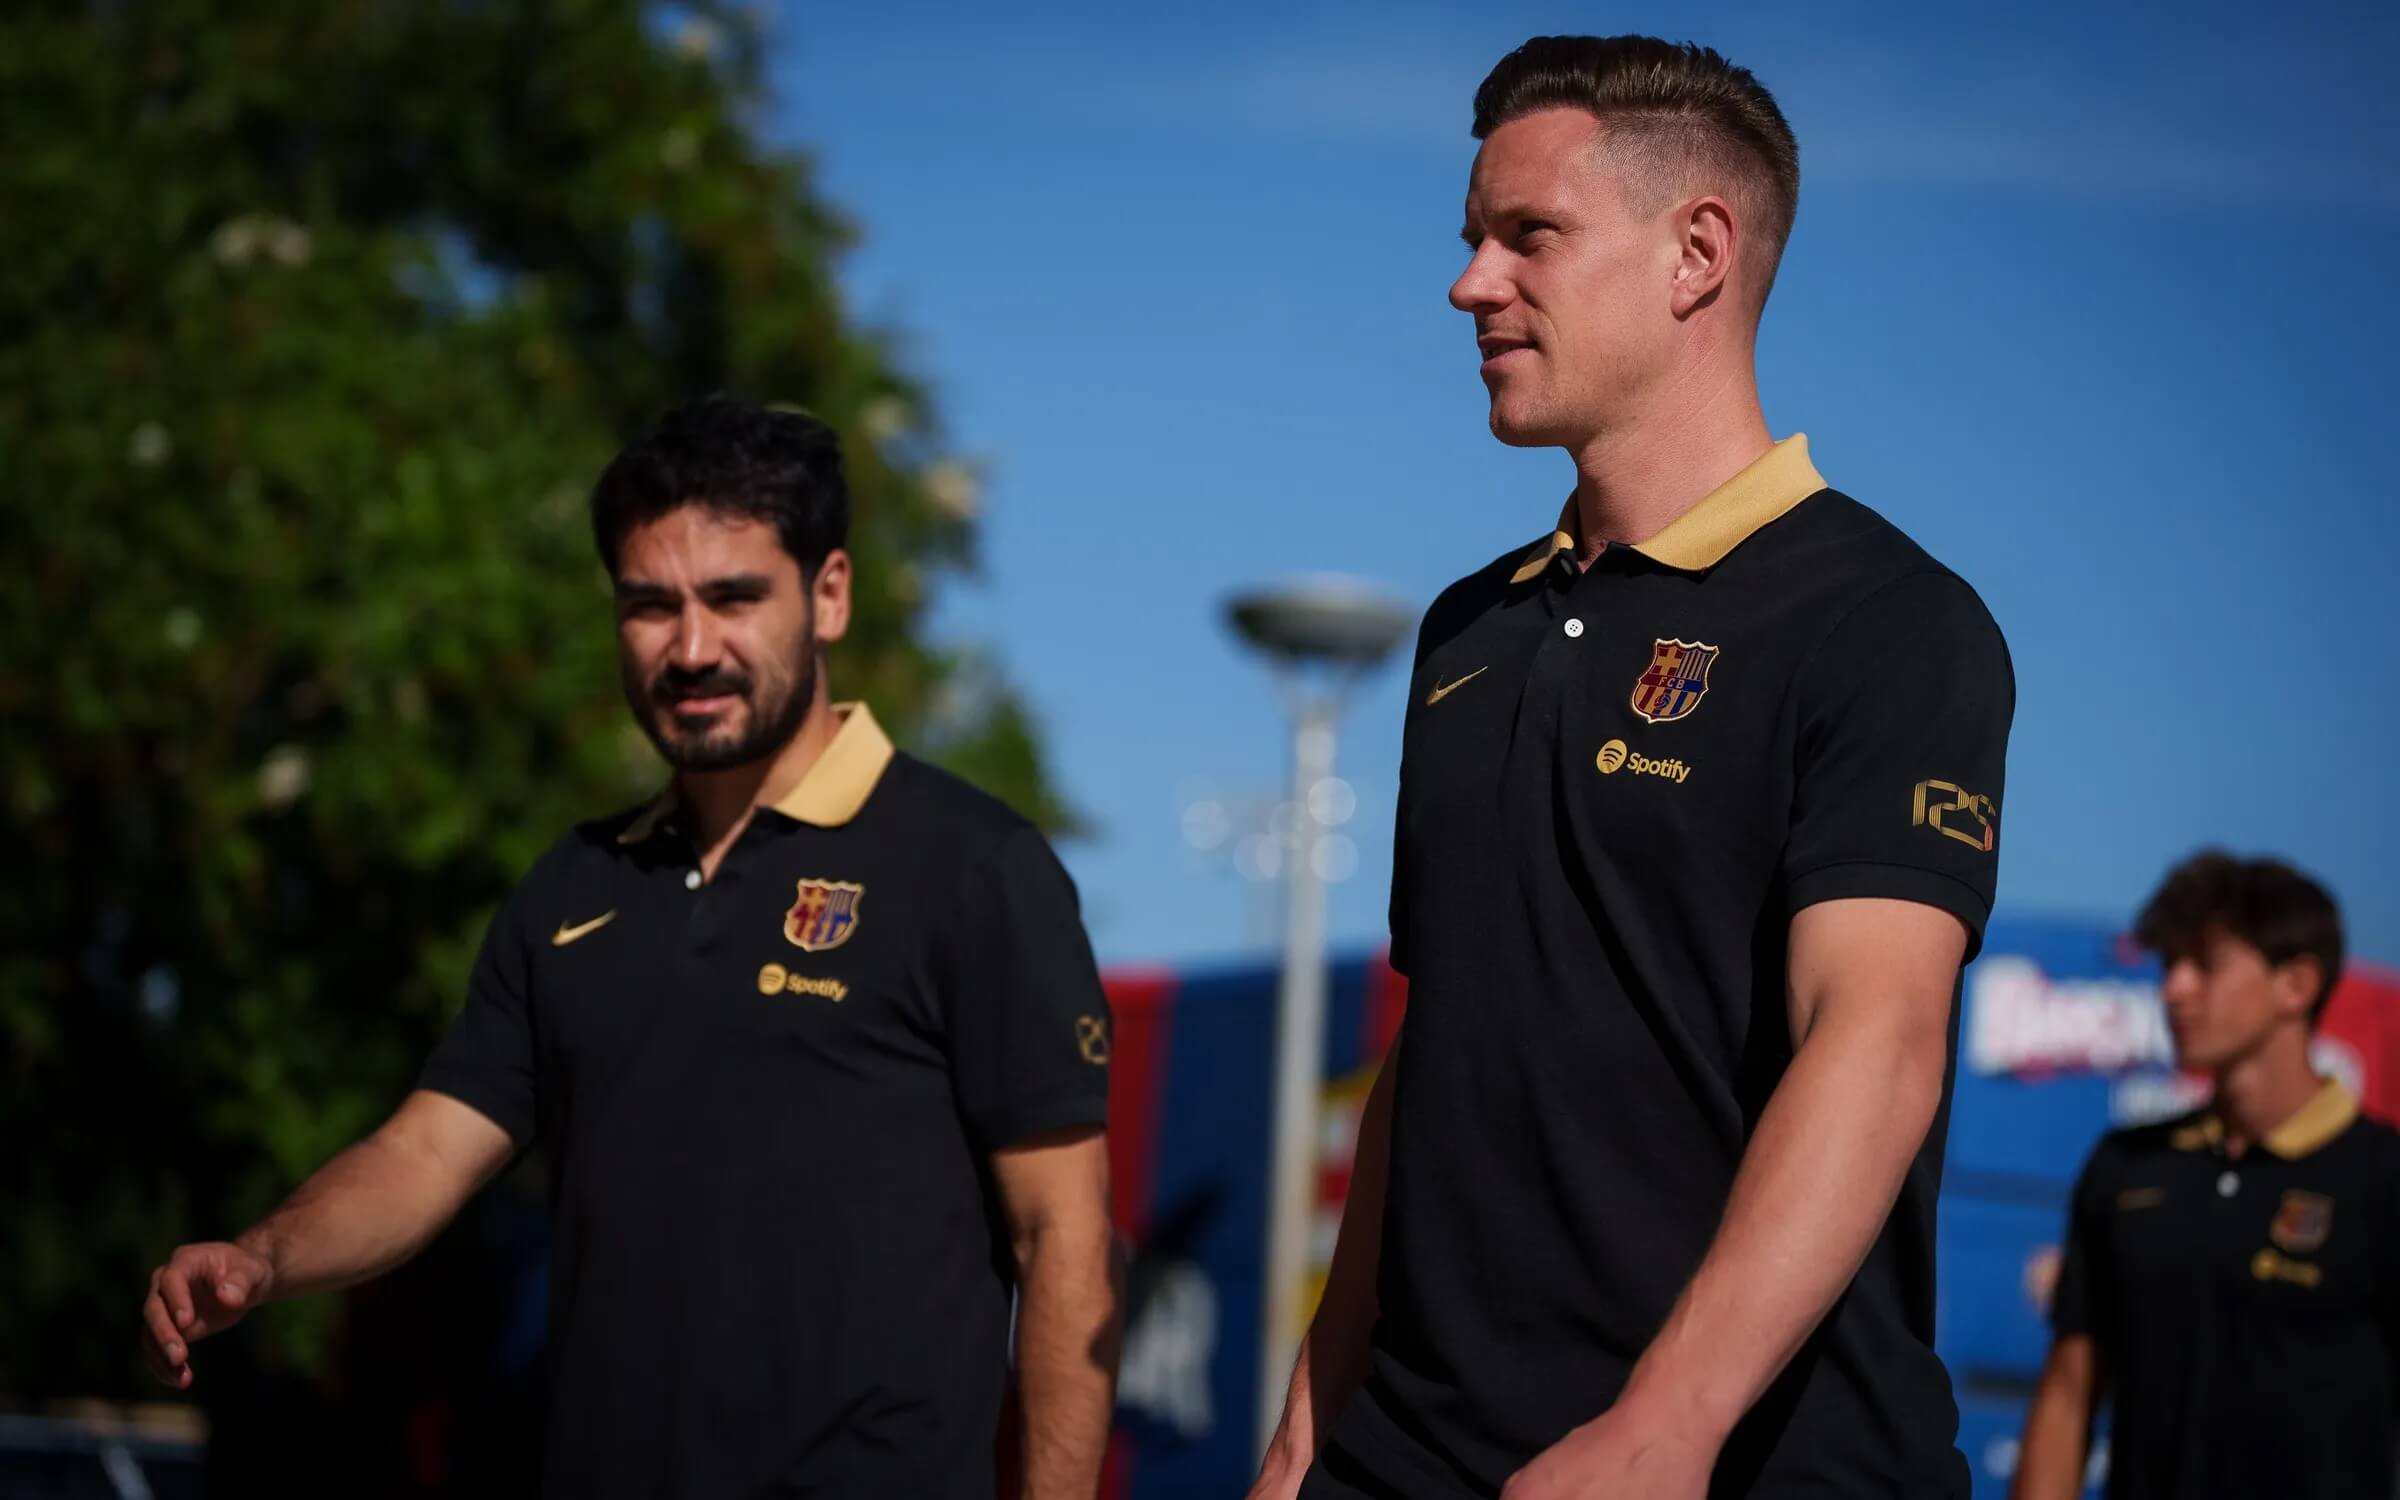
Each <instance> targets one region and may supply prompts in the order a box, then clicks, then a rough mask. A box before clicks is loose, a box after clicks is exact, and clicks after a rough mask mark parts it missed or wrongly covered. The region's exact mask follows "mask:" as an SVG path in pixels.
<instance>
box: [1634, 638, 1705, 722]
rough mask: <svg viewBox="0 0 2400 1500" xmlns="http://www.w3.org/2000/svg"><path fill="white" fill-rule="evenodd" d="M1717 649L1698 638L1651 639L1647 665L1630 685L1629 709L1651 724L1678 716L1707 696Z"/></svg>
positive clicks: (1682, 715) (1695, 706)
mask: <svg viewBox="0 0 2400 1500" xmlns="http://www.w3.org/2000/svg"><path fill="white" fill-rule="evenodd" d="M1716 659H1717V648H1716V647H1714V646H1710V645H1705V644H1703V643H1702V642H1699V641H1653V642H1651V643H1650V665H1649V666H1648V667H1646V668H1644V669H1643V671H1642V675H1641V678H1640V680H1639V681H1637V682H1635V683H1634V685H1633V711H1634V712H1635V713H1637V714H1640V715H1641V716H1642V717H1643V718H1644V719H1647V720H1648V721H1650V722H1651V723H1653V724H1665V723H1668V722H1670V721H1672V720H1675V719H1680V718H1682V717H1684V716H1685V715H1686V714H1689V713H1690V712H1691V711H1692V710H1693V709H1695V708H1698V707H1699V706H1700V700H1701V699H1702V698H1705V697H1707V696H1708V669H1709V667H1710V665H1711V664H1713V663H1714V662H1715V661H1716Z"/></svg>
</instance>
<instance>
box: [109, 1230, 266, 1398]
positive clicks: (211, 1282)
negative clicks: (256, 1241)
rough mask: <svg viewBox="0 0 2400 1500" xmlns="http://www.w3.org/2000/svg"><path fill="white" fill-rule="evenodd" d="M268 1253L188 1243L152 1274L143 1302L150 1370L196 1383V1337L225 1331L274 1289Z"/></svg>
mask: <svg viewBox="0 0 2400 1500" xmlns="http://www.w3.org/2000/svg"><path fill="white" fill-rule="evenodd" d="M274 1283H275V1268H274V1267H273V1266H271V1265H269V1264H268V1263H267V1261H266V1258H265V1257H264V1256H260V1255H254V1254H252V1253H251V1252H250V1251H248V1250H245V1249H243V1248H242V1247H241V1246H239V1245H235V1244H230V1243H227V1242H225V1241H222V1240H219V1241H214V1242H212V1243H209V1244H202V1245H185V1246H183V1247H182V1248H180V1249H178V1250H177V1251H176V1252H175V1253H174V1254H173V1255H171V1256H169V1257H167V1263H166V1264H165V1265H163V1266H160V1267H159V1268H158V1269H157V1270H155V1271H152V1272H151V1273H150V1295H149V1297H148V1298H147V1299H145V1300H144V1301H143V1303H142V1356H143V1358H144V1360H145V1361H146V1362H147V1363H148V1364H149V1366H150V1373H151V1374H153V1375H156V1376H157V1377H158V1378H159V1379H161V1380H163V1381H165V1382H166V1383H167V1384H169V1385H171V1386H173V1387H175V1388H176V1389H177V1390H185V1389H188V1388H189V1387H190V1386H191V1383H192V1350H191V1345H192V1341H193V1340H195V1339H204V1338H207V1337H208V1336H209V1335H210V1334H212V1333H223V1332H224V1331H225V1330H226V1329H228V1328H231V1327H232V1326H233V1325H234V1324H236V1323H239V1322H240V1321H241V1320H242V1314H244V1313H246V1312H248V1311H249V1310H250V1309H251V1308H253V1307H256V1306H258V1305H259V1304H260V1303H261V1302H264V1301H266V1300H267V1298H268V1297H269V1296H270V1295H271V1294H272V1293H273V1291H274Z"/></svg>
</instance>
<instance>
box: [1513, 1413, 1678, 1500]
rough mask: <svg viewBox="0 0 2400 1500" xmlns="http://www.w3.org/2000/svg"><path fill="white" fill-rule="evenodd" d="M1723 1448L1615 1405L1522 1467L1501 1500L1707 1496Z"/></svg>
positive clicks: (1638, 1499) (1668, 1499)
mask: <svg viewBox="0 0 2400 1500" xmlns="http://www.w3.org/2000/svg"><path fill="white" fill-rule="evenodd" d="M1717 1446H1718V1445H1717V1443H1715V1442H1713V1441H1709V1440H1707V1439H1705V1438H1702V1437H1699V1436H1697V1435H1695V1434H1693V1433H1690V1432H1688V1431H1684V1430H1682V1429H1680V1428H1678V1427H1677V1426H1675V1425H1674V1424H1672V1423H1671V1422H1667V1421H1660V1420H1655V1419H1646V1418H1644V1417H1643V1416H1642V1415H1641V1414H1640V1413H1637V1412H1634V1411H1630V1410H1628V1409H1627V1408H1625V1407H1622V1406H1618V1407H1612V1408H1611V1409H1609V1410H1608V1411H1606V1412H1603V1413H1601V1414H1600V1415H1599V1416H1598V1417H1595V1418H1593V1419H1592V1420H1591V1421H1589V1422H1586V1423H1584V1424H1583V1425H1582V1426H1581V1427H1578V1428H1576V1429H1575V1430H1574V1431H1573V1432H1570V1433H1568V1434H1567V1435H1566V1436H1565V1437H1563V1438H1560V1439H1559V1440H1558V1441H1557V1442H1556V1443H1554V1444H1552V1445H1551V1446H1550V1447H1549V1448H1548V1449H1546V1450H1545V1451H1544V1452H1543V1453H1542V1454H1541V1455H1540V1456H1539V1457H1537V1458H1536V1459H1534V1461H1533V1462H1532V1463H1529V1464H1527V1465H1526V1466H1525V1467H1524V1468H1522V1469H1519V1470H1518V1471H1517V1472H1516V1473H1515V1474H1514V1475H1512V1476H1511V1477H1510V1478H1509V1481H1508V1484H1507V1485H1506V1486H1505V1487H1504V1488H1503V1489H1502V1490H1501V1491H1500V1500H1707V1495H1708V1476H1709V1474H1710V1472H1711V1471H1712V1470H1714V1469H1715V1468H1716V1464H1717Z"/></svg>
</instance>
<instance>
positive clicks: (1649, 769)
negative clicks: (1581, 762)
mask: <svg viewBox="0 0 2400 1500" xmlns="http://www.w3.org/2000/svg"><path fill="white" fill-rule="evenodd" d="M1592 764H1594V765H1596V766H1598V767H1599V768H1600V774H1601V775H1603V776H1614V775H1616V774H1617V773H1618V772H1619V771H1631V772H1633V774H1634V775H1636V776H1658V777H1663V778H1665V779H1666V780H1668V781H1672V782H1674V783H1675V784H1676V785H1678V786H1681V785H1682V784H1683V782H1684V780H1685V778H1687V777H1689V776H1690V775H1691V774H1692V768H1691V767H1690V766H1688V765H1686V764H1684V763H1683V762H1682V761H1680V760H1656V759H1653V758H1652V757H1650V756H1647V755H1636V754H1634V753H1633V752H1632V751H1630V750H1628V749H1626V748H1625V742H1624V741H1623V740H1610V741H1609V742H1608V743H1607V744H1605V745H1602V746H1601V747H1600V753H1599V754H1598V755H1596V756H1594V757H1592Z"/></svg>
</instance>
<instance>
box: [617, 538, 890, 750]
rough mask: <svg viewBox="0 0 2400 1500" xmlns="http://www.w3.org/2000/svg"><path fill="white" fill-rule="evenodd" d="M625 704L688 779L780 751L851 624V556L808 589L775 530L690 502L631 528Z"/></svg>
mask: <svg viewBox="0 0 2400 1500" xmlns="http://www.w3.org/2000/svg"><path fill="white" fill-rule="evenodd" d="M616 597H617V655H618V665H619V669H620V672H621V674H622V676H623V678H624V683H625V701H626V702H627V703H628V704H629V705H630V706H631V707H632V709H633V716H634V718H635V719H636V720H637V721H638V722H639V723H640V724H641V726H642V728H643V730H644V731H646V732H647V733H648V734H649V736H650V739H651V741H652V742H653V743H654V744H656V745H657V746H658V749H659V753H660V754H661V755H664V756H665V757H666V758H667V762H668V764H670V765H672V766H674V767H675V768H676V769H677V770H679V771H723V770H729V769H731V768H733V767H735V766H742V765H748V764H751V763H752V762H755V761H760V760H764V759H767V758H768V757H771V756H773V755H775V754H776V753H777V752H779V751H780V750H782V749H783V747H784V746H785V745H786V744H788V743H789V742H790V741H791V738H792V736H793V735H794V734H796V733H798V731H799V729H800V725H801V723H802V722H803V721H804V720H805V719H806V718H807V717H808V710H809V706H810V704H811V702H812V701H813V700H814V698H815V696H816V685H817V651H818V649H819V646H820V644H821V643H823V642H825V641H829V640H833V639H837V638H838V637H839V635H840V633H841V629H842V627H843V626H844V625H846V623H847V620H848V601H849V559H848V558H847V557H845V556H844V555H843V554H842V553H840V552H838V551H837V552H835V553H833V554H832V555H831V556H829V557H828V558H827V559H826V560H825V563H824V565H823V566H822V567H820V568H819V569H818V570H817V578H816V579H815V580H814V583H813V585H811V584H809V583H804V582H803V580H802V578H801V576H800V565H799V563H798V562H797V561H795V560H794V559H793V557H792V555H791V553H789V552H787V551H785V550H784V547H783V543H782V541H781V540H780V539H779V538H778V537H777V535H776V532H775V528H774V527H773V526H772V525H771V524H769V523H767V522H765V521H760V520H755V519H751V518H749V517H742V516H729V515H720V514H718V513H716V512H713V511H710V510H707V509H705V508H704V507H701V506H697V505H687V506H684V507H683V508H681V509H679V510H675V511H670V512H669V513H668V514H666V515H664V516H662V517H660V518H659V519H658V520H656V521H652V522H650V523H648V524H646V525H642V526H637V527H635V528H634V529H633V530H632V531H631V532H629V533H628V534H627V535H626V537H625V541H624V545H623V547H622V548H621V549H620V550H619V553H618V557H617V576H616Z"/></svg>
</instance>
